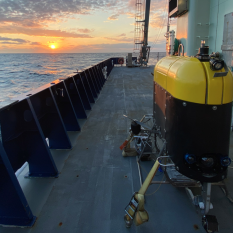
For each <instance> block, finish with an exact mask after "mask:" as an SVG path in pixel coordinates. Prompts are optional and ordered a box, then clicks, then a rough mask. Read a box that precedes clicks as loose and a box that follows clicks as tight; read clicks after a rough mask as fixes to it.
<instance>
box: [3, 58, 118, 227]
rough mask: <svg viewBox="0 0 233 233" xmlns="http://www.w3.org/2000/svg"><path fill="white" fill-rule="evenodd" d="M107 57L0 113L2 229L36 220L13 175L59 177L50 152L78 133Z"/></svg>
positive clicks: (106, 71)
mask: <svg viewBox="0 0 233 233" xmlns="http://www.w3.org/2000/svg"><path fill="white" fill-rule="evenodd" d="M116 59H117V60H118V59H119V58H109V59H106V60H104V61H101V62H99V63H97V64H95V65H92V66H90V67H87V68H85V69H83V70H81V71H78V72H77V73H75V74H72V75H70V76H69V77H67V78H60V79H57V80H55V81H53V82H50V83H48V84H46V85H44V86H42V87H40V88H37V89H35V90H33V91H31V92H30V93H26V94H23V95H21V96H18V97H17V98H15V99H14V102H13V103H11V104H9V105H7V106H5V107H3V108H1V109H0V126H1V127H0V129H1V138H0V139H1V141H0V186H1V190H0V206H1V208H0V225H4V226H19V227H31V226H33V224H34V223H35V221H36V217H35V216H34V215H33V213H32V211H31V209H30V206H29V204H28V202H27V200H26V198H25V195H24V193H23V190H22V188H21V186H20V184H19V181H18V179H17V177H16V172H17V171H18V170H19V169H20V168H21V169H22V166H23V167H24V166H25V163H26V162H27V163H28V167H29V172H28V174H26V176H25V178H57V177H58V176H59V171H58V169H57V167H56V164H55V162H54V160H53V157H52V155H51V151H50V149H63V150H67V149H71V148H72V145H71V141H70V139H69V136H68V134H67V131H75V132H76V131H81V124H80V121H83V120H84V121H85V120H86V119H87V117H88V114H87V112H88V111H89V110H91V109H92V105H93V104H94V103H95V102H96V100H97V98H98V96H99V94H100V92H101V90H102V88H103V86H104V84H105V82H106V80H107V79H106V78H107V77H109V75H110V73H111V71H112V69H113V67H114V64H115V63H114V60H116Z"/></svg>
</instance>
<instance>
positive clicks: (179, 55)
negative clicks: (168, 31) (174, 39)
mask: <svg viewBox="0 0 233 233" xmlns="http://www.w3.org/2000/svg"><path fill="white" fill-rule="evenodd" d="M180 46H182V56H184V45H183V44H181V43H180V44H179V47H178V56H180Z"/></svg>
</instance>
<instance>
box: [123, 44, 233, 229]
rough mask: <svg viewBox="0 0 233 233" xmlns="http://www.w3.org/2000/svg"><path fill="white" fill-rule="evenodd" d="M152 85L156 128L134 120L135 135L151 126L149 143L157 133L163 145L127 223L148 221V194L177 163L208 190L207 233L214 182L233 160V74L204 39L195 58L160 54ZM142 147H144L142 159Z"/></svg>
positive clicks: (211, 223) (129, 209)
mask: <svg viewBox="0 0 233 233" xmlns="http://www.w3.org/2000/svg"><path fill="white" fill-rule="evenodd" d="M153 84H154V93H153V114H152V116H151V117H152V118H153V122H154V124H153V127H152V128H151V129H150V130H149V129H148V128H145V124H144V123H141V122H140V121H136V120H134V122H133V123H132V125H131V138H132V137H133V135H140V133H139V131H140V130H141V131H143V132H145V130H147V133H148V135H149V136H148V137H147V139H146V142H145V143H144V144H146V143H147V142H149V141H150V136H151V135H152V134H154V135H155V139H156V138H160V139H161V140H162V142H163V146H162V149H161V150H160V152H159V155H157V161H156V162H155V164H154V166H153V168H152V169H151V171H150V173H149V175H148V176H147V178H146V180H145V181H144V183H143V184H142V186H141V189H140V190H139V192H137V193H135V194H134V195H133V197H132V199H131V201H130V203H129V205H128V206H127V207H126V209H125V217H124V219H125V222H126V225H127V227H130V226H131V224H132V221H133V219H134V220H135V223H136V225H140V224H142V223H144V222H146V221H148V219H149V215H148V213H147V212H146V210H145V209H144V195H145V193H146V191H147V189H148V187H149V185H150V184H151V181H152V179H153V177H154V175H155V174H156V172H157V170H158V169H159V166H162V167H173V169H174V170H176V172H177V173H179V174H182V175H184V176H185V177H188V178H189V179H190V180H193V181H195V182H197V183H199V184H200V186H201V188H202V190H203V191H204V192H203V193H204V197H203V199H204V201H203V203H202V204H203V206H202V209H203V211H202V216H203V217H202V224H203V226H204V228H205V230H206V231H207V232H216V231H218V222H217V218H216V217H215V216H213V215H208V212H209V209H210V208H211V203H210V195H211V184H212V183H218V182H221V181H223V180H224V179H225V178H226V177H227V170H228V166H229V165H230V164H231V159H230V158H229V143H230V128H231V115H232V114H231V112H232V98H233V76H232V73H231V72H230V71H229V69H228V67H227V66H226V64H225V62H224V61H223V60H221V59H220V58H219V54H218V53H212V54H211V55H209V47H208V46H205V42H204V41H202V42H201V47H200V48H199V51H198V54H197V55H196V56H195V57H185V56H167V57H165V58H163V59H161V60H160V61H159V62H158V63H157V64H156V66H155V69H154V82H153ZM135 125H138V126H139V128H140V130H138V128H137V127H136V126H135ZM129 142H130V139H129ZM156 143H157V142H155V144H156ZM143 152H144V148H142V150H141V153H140V155H139V159H138V162H139V160H140V159H141V158H142V157H143ZM184 186H185V185H184ZM184 186H183V187H184ZM186 187H188V185H187V186H186ZM189 191H190V190H189Z"/></svg>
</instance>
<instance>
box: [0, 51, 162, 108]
mask: <svg viewBox="0 0 233 233" xmlns="http://www.w3.org/2000/svg"><path fill="white" fill-rule="evenodd" d="M126 55H127V53H67V54H64V53H62V54H58V53H51V54H0V108H1V107H3V106H5V105H7V104H9V103H10V102H11V98H13V97H17V95H20V94H22V93H27V92H29V91H31V90H32V89H35V88H37V87H39V86H42V85H44V84H46V83H48V82H51V81H53V80H55V79H58V78H61V77H68V76H70V75H71V74H72V75H73V74H74V72H76V71H77V69H78V70H80V69H83V68H85V67H87V66H90V65H94V64H96V63H97V62H100V61H103V60H105V59H107V58H110V57H124V58H125V57H126ZM163 56H165V53H159V54H158V53H156V52H152V53H151V54H150V59H149V65H150V66H151V65H155V64H156V62H157V60H158V59H160V58H161V57H163Z"/></svg>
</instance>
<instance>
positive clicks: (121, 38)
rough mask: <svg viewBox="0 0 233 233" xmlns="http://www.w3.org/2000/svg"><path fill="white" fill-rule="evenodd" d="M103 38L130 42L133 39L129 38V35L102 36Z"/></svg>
mask: <svg viewBox="0 0 233 233" xmlns="http://www.w3.org/2000/svg"><path fill="white" fill-rule="evenodd" d="M104 39H106V40H110V41H118V42H131V43H132V41H133V38H129V37H120V38H118V37H104Z"/></svg>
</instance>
